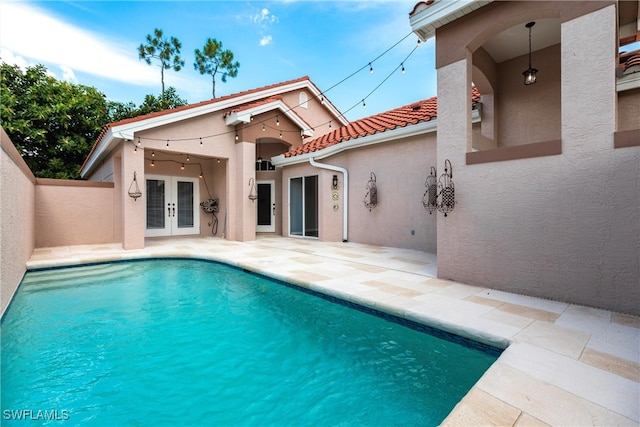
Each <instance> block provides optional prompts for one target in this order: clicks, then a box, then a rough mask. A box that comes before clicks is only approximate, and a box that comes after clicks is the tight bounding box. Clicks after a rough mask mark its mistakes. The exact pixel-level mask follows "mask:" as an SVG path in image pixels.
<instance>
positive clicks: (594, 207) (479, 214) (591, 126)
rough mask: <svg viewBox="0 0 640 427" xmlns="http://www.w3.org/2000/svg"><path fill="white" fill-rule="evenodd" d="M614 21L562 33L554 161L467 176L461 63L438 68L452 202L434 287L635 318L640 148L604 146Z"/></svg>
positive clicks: (612, 121) (610, 112)
mask: <svg viewBox="0 0 640 427" xmlns="http://www.w3.org/2000/svg"><path fill="white" fill-rule="evenodd" d="M509 7H511V6H509ZM530 18H531V16H527V17H526V19H530ZM493 19H495V18H494V17H487V20H486V21H485V23H484V24H485V26H488V25H490V24H489V23H490V22H492V20H493ZM615 20H616V13H615V6H613V5H611V6H607V7H605V8H602V9H599V10H596V11H594V12H592V13H590V14H587V15H585V16H581V17H577V18H575V19H571V20H567V21H566V22H563V23H562V29H561V31H562V41H563V42H562V46H561V55H562V57H561V67H562V80H561V97H562V102H561V104H562V107H561V123H562V135H561V136H562V154H561V155H556V156H549V157H538V158H528V159H521V160H513V161H505V162H493V163H484V164H478V165H470V166H467V165H466V164H465V156H464V152H465V151H467V150H468V149H469V146H470V114H469V112H468V109H467V108H465V105H466V103H467V100H468V99H469V95H470V93H469V82H470V80H471V76H470V69H471V67H470V64H469V62H470V61H467V60H464V59H463V60H460V61H457V62H453V63H450V64H448V65H446V66H442V67H440V68H439V69H438V122H439V126H438V162H439V164H441V162H442V161H443V160H444V159H445V158H448V159H450V160H451V163H452V164H453V167H454V171H455V173H454V182H455V185H456V201H457V205H456V209H455V211H454V212H453V213H452V214H451V215H449V217H447V218H446V219H444V218H442V217H439V219H438V275H439V276H440V277H443V278H449V279H454V280H459V281H461V282H464V283H470V284H474V285H479V286H487V287H491V288H498V289H504V290H507V291H511V292H518V293H523V294H528V295H534V296H541V297H546V298H553V299H556V300H562V301H570V302H573V303H578V304H585V305H590V306H597V307H601V308H606V309H611V310H615V311H622V312H628V313H633V314H640V308H639V307H640V286H639V284H640V209H638V206H640V192H638V188H640V149H639V148H638V147H628V148H620V149H614V148H613V133H614V131H615V126H616V116H615V115H616V92H615V75H614V72H615V48H616V32H615V28H616V25H615ZM594 28H597V29H598V31H593V29H594ZM586 64H588V66H586ZM465 141H466V143H465Z"/></svg>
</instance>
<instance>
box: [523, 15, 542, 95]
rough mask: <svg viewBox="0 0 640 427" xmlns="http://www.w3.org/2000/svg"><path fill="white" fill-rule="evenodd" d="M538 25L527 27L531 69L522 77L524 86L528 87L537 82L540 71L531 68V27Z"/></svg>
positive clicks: (529, 24) (528, 25)
mask: <svg viewBox="0 0 640 427" xmlns="http://www.w3.org/2000/svg"><path fill="white" fill-rule="evenodd" d="M534 25H536V23H535V22H529V23H528V24H527V25H525V27H527V28H528V29H529V68H527V69H526V70H524V71H523V73H522V75H523V76H524V84H525V85H526V86H529V85H532V84H534V83H535V82H536V80H537V77H536V73H537V72H538V70H536V69H535V68H532V67H531V27H533V26H534Z"/></svg>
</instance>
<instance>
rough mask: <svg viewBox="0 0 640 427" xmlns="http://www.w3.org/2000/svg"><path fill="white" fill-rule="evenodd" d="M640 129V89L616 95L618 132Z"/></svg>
mask: <svg viewBox="0 0 640 427" xmlns="http://www.w3.org/2000/svg"><path fill="white" fill-rule="evenodd" d="M632 129H640V89H632V90H625V91H624V92H619V93H618V130H619V131H625V130H632Z"/></svg>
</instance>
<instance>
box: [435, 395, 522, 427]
mask: <svg viewBox="0 0 640 427" xmlns="http://www.w3.org/2000/svg"><path fill="white" fill-rule="evenodd" d="M520 414H521V411H520V410H519V409H517V408H514V407H513V406H511V405H509V404H507V403H505V402H503V401H502V400H500V399H497V398H496V397H495V396H492V395H490V394H489V393H487V392H485V391H482V390H480V389H479V388H477V387H474V388H472V389H471V391H469V393H467V395H466V396H465V397H464V399H462V401H461V402H460V403H458V405H457V406H456V407H455V408H454V409H453V411H452V412H451V414H449V416H448V417H447V418H445V420H444V421H443V422H442V425H443V426H450V427H454V426H480V425H494V426H511V425H514V424H515V423H516V420H517V419H518V417H520Z"/></svg>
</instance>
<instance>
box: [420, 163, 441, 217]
mask: <svg viewBox="0 0 640 427" xmlns="http://www.w3.org/2000/svg"><path fill="white" fill-rule="evenodd" d="M436 174H437V171H436V168H435V166H431V173H430V174H429V176H428V177H427V180H426V181H425V182H424V186H425V187H427V189H426V190H425V192H424V195H423V196H422V206H424V208H425V209H426V210H427V212H429V215H431V213H432V212H434V211H435V210H436V209H438V177H437V176H436Z"/></svg>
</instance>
